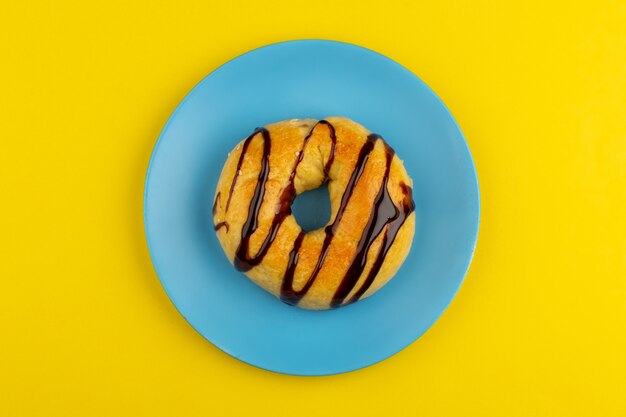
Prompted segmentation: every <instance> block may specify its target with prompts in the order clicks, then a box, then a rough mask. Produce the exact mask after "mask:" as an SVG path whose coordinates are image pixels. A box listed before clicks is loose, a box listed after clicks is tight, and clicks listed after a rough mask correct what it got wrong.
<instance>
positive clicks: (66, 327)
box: [0, 0, 626, 417]
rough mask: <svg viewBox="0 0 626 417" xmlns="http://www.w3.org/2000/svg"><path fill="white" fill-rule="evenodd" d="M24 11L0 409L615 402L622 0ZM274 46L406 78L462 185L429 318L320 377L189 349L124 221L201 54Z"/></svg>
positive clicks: (5, 125)
mask: <svg viewBox="0 0 626 417" xmlns="http://www.w3.org/2000/svg"><path fill="white" fill-rule="evenodd" d="M23 3H27V2H10V3H4V4H3V5H2V7H1V9H0V76H1V77H0V80H1V90H0V141H1V142H0V145H1V146H0V190H1V194H0V196H1V197H0V198H1V203H2V205H1V209H0V249H1V252H0V253H1V254H2V255H1V257H0V277H1V278H2V285H1V287H0V415H2V416H22V415H23V416H31V415H33V416H34V415H42V416H54V415H59V416H139V415H151V416H153V415H163V416H191V415H203V416H226V415H241V416H252V415H254V416H283V415H284V416H331V415H340V416H341V415H342V416H348V415H361V416H369V415H371V416H386V415H398V416H403V415H414V416H423V417H428V416H508V417H511V416H602V417H608V416H624V415H626V220H625V217H626V24H625V22H626V2H624V1H606V0H597V1H593V2H580V4H579V5H577V4H575V2H569V1H568V2H560V3H555V2H549V1H534V2H520V3H519V4H513V3H510V2H490V1H489V2H487V1H479V2H475V1H464V2H458V3H456V4H454V3H450V2H439V1H428V2H422V3H421V4H420V3H417V2H410V1H402V2H394V1H377V2H370V1H356V0H353V1H346V2H340V1H310V2H296V1H293V0H292V1H284V0H272V1H270V2H266V1H264V2H257V3H249V2H244V1H237V2H228V1H223V2H213V3H212V2H210V1H201V2H196V3H187V4H185V3H184V2H171V3H172V5H169V6H168V5H164V3H165V2H143V3H141V4H139V3H136V4H135V3H134V2H104V3H105V4H100V5H96V3H94V4H93V5H90V3H91V2H78V1H77V2H75V3H58V2H45V3H44V2H41V3H37V4H34V3H31V2H28V3H29V4H28V5H26V4H23ZM174 3H176V5H174ZM583 3H586V4H587V6H582V4H583ZM294 38H330V39H337V40H343V41H348V42H353V43H357V44H360V45H363V46H366V47H369V48H372V49H374V50H377V51H379V52H381V53H383V54H385V55H388V56H389V57H391V58H393V59H395V60H397V61H398V62H400V63H402V64H404V65H405V66H407V67H408V68H410V69H411V70H413V71H414V72H415V73H416V74H418V75H419V76H420V77H422V78H423V79H424V80H425V81H426V82H427V83H428V84H429V85H430V86H432V87H433V88H434V90H435V91H436V92H437V93H438V94H439V95H440V96H441V97H442V99H443V100H444V101H445V102H446V103H447V104H448V106H449V107H450V109H451V111H452V112H453V113H454V115H455V116H456V118H457V120H458V122H459V124H460V125H461V127H462V129H463V130H464V132H465V134H466V136H467V140H468V142H469V144H470V147H471V149H472V152H473V154H474V158H475V162H476V166H477V169H478V174H479V178H480V185H481V193H482V223H481V230H480V236H479V243H478V248H477V252H476V257H475V259H474V262H473V264H472V267H471V269H470V272H469V275H468V276H467V280H466V282H465V284H464V285H463V287H462V289H461V291H460V292H459V294H458V296H457V297H456V299H455V300H454V302H453V303H452V305H451V306H450V308H449V309H448V311H447V312H446V313H445V314H444V315H443V317H442V318H441V319H440V320H439V321H438V322H437V323H436V325H435V326H434V327H433V328H432V329H431V330H429V331H428V332H427V333H426V334H425V335H424V336H423V337H422V338H421V339H420V340H419V341H418V342H416V343H414V344H413V345H411V346H410V347H409V348H407V349H406V350H404V351H402V352H401V353H399V354H398V355H396V356H394V357H392V358H391V359H389V360H387V361H384V362H382V363H379V364H377V365H375V366H372V367H370V368H367V369H364V370H361V371H357V372H352V373H349V374H345V375H339V376H333V377H321V378H298V377H290V376H284V375H278V374H273V373H269V372H265V371H262V370H259V369H256V368H253V367H251V366H248V365H245V364H243V363H240V362H238V361H237V360H235V359H233V358H231V357H229V356H227V355H225V354H223V353H222V352H220V351H219V350H218V349H216V348H215V347H213V346H212V345H210V344H209V343H208V342H206V341H205V340H204V339H203V338H202V337H201V336H199V335H198V334H196V333H195V332H194V330H192V329H191V327H190V326H188V325H187V324H186V323H185V321H184V320H183V318H182V317H181V316H179V315H178V313H177V312H176V310H175V309H174V307H173V306H172V305H171V303H170V302H169V300H168V298H167V297H166V295H165V293H164V291H163V290H162V288H161V286H160V285H159V282H158V279H157V277H156V275H155V273H154V271H153V269H152V265H151V263H150V260H149V257H148V252H147V249H146V245H145V243H144V235H143V225H142V191H143V182H144V174H145V171H146V168H147V164H148V159H149V156H150V152H151V149H152V146H153V144H154V142H155V140H156V138H157V135H158V133H159V131H160V130H161V128H162V126H163V125H164V123H165V121H166V120H167V118H168V116H169V114H170V113H171V112H172V110H173V109H174V107H175V106H176V104H177V103H178V102H179V101H180V100H181V99H182V98H183V97H184V96H185V94H186V93H187V92H188V91H189V90H190V89H191V88H192V87H193V86H194V85H195V84H196V82H198V81H199V80H200V79H201V78H202V77H203V76H204V75H206V74H207V73H208V72H210V71H211V70H213V69H214V68H215V67H217V66H218V65H220V64H221V63H223V62H224V61H226V60H228V59H230V58H233V57H235V56H237V55H239V54H241V53H243V52H245V51H247V50H249V49H252V48H255V47H258V46H261V45H264V44H267V43H272V42H277V41H281V40H287V39H294Z"/></svg>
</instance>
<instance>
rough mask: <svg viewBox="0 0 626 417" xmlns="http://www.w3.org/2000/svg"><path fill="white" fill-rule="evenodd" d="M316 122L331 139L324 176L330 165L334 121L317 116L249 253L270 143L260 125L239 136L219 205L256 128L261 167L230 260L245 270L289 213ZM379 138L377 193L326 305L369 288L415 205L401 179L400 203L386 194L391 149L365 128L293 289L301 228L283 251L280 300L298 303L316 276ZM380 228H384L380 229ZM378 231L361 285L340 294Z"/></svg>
mask: <svg viewBox="0 0 626 417" xmlns="http://www.w3.org/2000/svg"><path fill="white" fill-rule="evenodd" d="M318 125H326V126H327V127H328V129H329V137H330V139H331V150H330V154H329V157H328V161H327V162H326V165H325V166H324V173H325V176H326V178H325V179H327V178H328V173H329V171H330V168H331V166H332V163H333V161H334V157H335V147H336V143H337V138H336V135H335V128H334V126H333V125H332V124H331V123H329V122H328V121H326V120H320V121H319V122H317V123H316V124H315V125H314V126H313V127H312V128H311V130H310V132H309V133H308V134H307V136H306V137H305V138H304V142H303V144H302V148H301V150H300V152H299V153H298V157H297V159H296V161H295V163H294V166H293V168H292V171H291V174H290V176H289V182H288V184H287V186H286V187H285V188H284V189H283V191H282V192H281V195H280V198H279V203H278V204H279V206H278V207H277V208H276V214H275V216H274V218H273V219H272V223H271V225H270V228H269V232H268V234H267V236H266V237H265V239H264V240H263V242H262V243H261V246H260V248H259V250H258V252H257V254H256V255H254V256H250V255H249V253H248V252H249V243H250V237H251V236H252V234H253V233H254V232H255V231H256V230H257V228H258V217H259V212H260V209H261V204H262V202H263V197H264V195H265V184H266V182H267V179H268V177H269V170H270V168H269V155H270V148H271V138H270V134H269V132H268V131H267V130H266V129H264V128H257V129H256V130H255V131H254V133H253V134H252V135H250V136H248V138H247V139H246V140H245V141H244V144H243V149H242V151H241V155H240V157H239V161H238V163H237V171H236V172H235V175H234V177H233V181H232V184H231V187H230V191H229V195H228V200H227V203H226V209H225V211H228V207H229V205H230V200H231V198H232V194H233V191H234V189H235V184H236V182H237V178H238V176H239V175H240V172H241V166H242V164H243V159H244V156H245V154H246V151H247V149H248V146H249V144H250V142H251V141H252V139H253V138H254V137H255V136H256V135H257V134H259V133H261V134H262V137H263V155H262V158H261V170H260V172H259V175H258V179H257V183H256V187H255V190H254V194H253V196H252V199H251V201H250V206H249V208H248V215H247V218H246V221H245V223H244V225H243V227H242V230H241V241H240V243H239V246H238V248H237V250H236V252H235V258H234V265H235V268H237V269H238V270H239V271H242V272H246V271H249V270H250V269H252V268H254V267H255V266H256V265H258V264H259V263H261V261H262V260H263V258H264V256H265V255H266V254H267V251H268V250H269V248H270V246H271V245H272V243H273V241H274V239H275V238H276V235H277V233H278V230H279V229H280V225H281V224H282V223H283V221H284V220H285V218H287V217H288V216H289V215H290V214H291V204H292V203H293V200H294V198H295V196H296V190H295V184H294V182H295V177H296V171H297V168H298V165H299V164H300V162H301V161H302V159H303V157H304V151H305V148H306V146H307V144H308V142H309V140H310V138H311V136H312V135H313V132H314V130H315V128H316V127H317V126H318ZM379 139H380V140H382V142H383V144H384V146H385V155H386V165H385V173H384V175H383V181H382V184H381V186H380V189H379V191H378V194H377V196H376V198H375V200H374V207H373V209H372V211H371V212H370V216H369V219H368V222H367V224H366V225H365V228H364V229H363V232H362V234H361V238H360V239H359V242H358V244H357V249H356V253H355V255H354V257H353V259H352V261H351V264H350V266H349V267H348V270H347V271H346V273H345V275H344V277H343V278H342V280H341V282H340V284H339V287H338V288H337V290H336V292H335V294H334V296H333V298H332V300H331V304H330V306H331V307H332V308H336V307H340V306H341V305H347V304H350V303H353V302H355V301H357V300H358V299H359V298H360V297H361V296H363V294H364V293H365V292H366V291H367V290H368V289H369V288H370V286H371V285H372V283H373V282H374V279H375V278H376V275H377V274H378V272H379V271H380V268H381V267H382V265H383V263H384V260H385V256H386V255H387V253H388V251H389V249H390V248H391V246H392V245H393V242H394V240H395V238H396V236H397V234H398V232H399V230H400V228H401V227H402V225H403V224H404V222H405V220H406V219H407V217H408V216H409V215H410V214H411V213H412V212H413V211H414V209H415V205H414V203H413V198H412V193H411V188H410V187H409V186H407V185H406V184H404V183H400V187H401V190H402V191H403V194H404V197H403V200H402V202H401V207H397V206H396V205H395V203H394V202H393V200H392V199H391V196H390V195H389V190H388V188H387V184H388V182H389V172H390V169H391V162H392V160H393V156H394V154H395V153H394V151H393V149H392V148H391V147H390V146H389V145H387V143H386V142H384V140H383V139H382V138H381V137H380V136H379V135H376V134H371V135H369V136H368V137H367V141H366V142H365V144H363V146H362V148H361V150H360V152H359V156H358V158H357V162H356V164H355V167H354V169H353V171H352V174H351V175H350V179H349V180H348V183H347V185H346V189H345V190H344V193H343V196H342V197H341V203H340V206H339V209H338V210H337V214H336V215H335V218H334V220H333V222H332V223H331V224H330V225H328V226H326V227H325V228H324V232H325V234H326V236H325V238H324V242H323V244H322V249H321V251H320V254H319V256H318V260H317V263H316V265H315V267H314V269H313V271H312V272H311V275H310V276H309V277H308V279H307V280H306V282H305V284H304V285H303V286H302V288H300V289H299V290H296V289H294V287H293V282H294V275H295V271H296V267H297V265H298V259H299V254H300V249H301V247H302V242H303V240H304V237H305V233H304V232H300V233H299V234H298V236H297V238H296V239H295V241H294V244H293V248H292V250H291V252H290V253H289V260H288V263H287V268H286V270H285V275H284V277H283V281H282V284H281V290H280V291H281V294H280V298H281V300H282V301H284V302H286V303H288V304H293V305H295V304H298V302H299V301H300V300H301V299H302V298H303V297H304V296H305V295H306V294H307V292H308V291H309V289H310V288H311V286H312V285H313V283H314V282H315V279H316V278H317V276H318V274H319V272H320V270H321V269H322V266H323V265H324V261H325V259H326V256H327V255H328V252H329V249H330V246H331V243H332V240H333V238H334V236H335V233H336V232H337V230H338V228H339V223H340V222H341V219H342V217H343V214H344V212H345V210H346V208H347V206H348V203H349V202H350V198H351V197H352V194H353V192H354V189H355V187H356V185H357V184H358V181H359V179H360V178H361V176H362V174H363V171H364V170H365V165H366V164H367V161H368V159H369V156H370V154H371V152H372V151H373V150H374V145H375V144H376V142H377V141H378V140H379ZM219 197H220V195H219V193H218V195H217V197H216V201H215V205H214V207H213V209H214V214H215V208H216V206H217V200H218V198H219ZM222 226H225V227H226V229H227V230H228V223H226V222H221V223H218V224H217V225H215V228H216V230H218V229H219V227H222ZM383 232H384V233H383ZM381 233H382V241H381V245H380V249H379V250H378V253H377V255H376V258H375V259H374V262H373V264H372V267H371V269H370V271H369V272H368V274H367V276H366V277H365V279H364V280H363V283H362V284H361V286H360V287H359V288H358V289H357V290H356V291H355V292H354V293H353V294H352V296H351V297H350V298H348V299H347V301H346V298H347V297H348V296H349V295H350V294H351V293H352V291H353V290H354V288H355V287H356V285H357V283H358V281H359V278H360V276H361V275H362V273H363V270H364V269H365V266H366V264H367V255H368V252H369V250H370V248H371V246H372V244H373V242H374V241H375V240H376V238H377V237H378V236H380V235H381Z"/></svg>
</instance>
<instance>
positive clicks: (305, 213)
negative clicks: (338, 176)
mask: <svg viewBox="0 0 626 417" xmlns="http://www.w3.org/2000/svg"><path fill="white" fill-rule="evenodd" d="M291 212H292V213H293V215H294V217H295V218H296V221H297V222H298V224H299V225H300V227H301V228H302V230H304V231H305V232H310V231H311V230H316V229H319V228H321V227H324V226H325V225H326V224H327V223H328V221H329V220H330V196H329V194H328V183H327V182H326V183H324V184H322V185H320V186H319V187H317V188H314V189H312V190H308V191H305V192H303V193H302V194H300V195H298V196H297V197H296V199H295V200H294V202H293V204H292V205H291Z"/></svg>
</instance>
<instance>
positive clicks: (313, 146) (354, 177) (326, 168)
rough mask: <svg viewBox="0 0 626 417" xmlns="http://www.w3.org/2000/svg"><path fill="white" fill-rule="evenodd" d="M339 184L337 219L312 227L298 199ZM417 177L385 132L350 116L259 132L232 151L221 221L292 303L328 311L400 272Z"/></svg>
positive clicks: (255, 269)
mask: <svg viewBox="0 0 626 417" xmlns="http://www.w3.org/2000/svg"><path fill="white" fill-rule="evenodd" d="M326 180H328V181H329V186H328V189H329V194H330V200H331V218H330V221H329V223H328V225H327V226H326V227H325V228H321V229H318V230H314V231H310V232H308V233H304V232H302V229H301V228H300V226H298V224H297V222H296V220H295V218H294V216H293V215H292V214H291V210H290V206H291V203H292V201H293V199H294V197H295V196H296V195H297V194H300V193H302V192H304V191H306V190H310V189H314V188H317V187H319V186H320V185H321V184H322V183H323V182H324V181H326ZM412 185H413V182H412V180H411V178H409V176H408V175H407V173H406V170H405V169H404V166H403V164H402V161H401V160H400V159H399V158H398V157H397V156H395V154H394V152H393V150H392V149H391V148H390V147H389V146H388V145H387V144H386V143H385V142H384V140H383V139H382V138H380V137H379V136H377V135H374V134H371V133H370V132H369V131H368V130H367V129H365V128H364V127H363V126H361V125H360V124H358V123H356V122H354V121H352V120H350V119H347V118H342V117H328V118H326V119H325V120H322V121H317V120H312V119H294V120H289V121H283V122H279V123H274V124H271V125H268V126H266V127H265V128H261V129H260V130H257V131H255V132H254V133H253V134H252V135H250V136H249V137H248V138H247V139H245V140H244V141H242V142H240V143H239V144H238V145H237V146H236V147H235V149H234V150H233V151H232V152H231V153H230V154H229V156H228V159H227V160H226V163H225V164H224V168H223V170H222V174H221V176H220V179H219V182H218V185H217V190H216V196H215V203H214V208H213V221H214V224H215V229H216V233H217V237H218V239H219V241H220V244H221V245H222V248H223V249H224V252H225V253H226V256H227V257H228V259H229V260H230V261H231V263H233V264H234V265H235V267H236V268H237V269H239V270H241V271H242V272H244V273H245V274H246V275H247V276H248V277H249V278H250V279H251V280H252V281H254V282H255V283H256V284H258V285H259V286H261V287H262V288H264V289H266V290H267V291H269V292H271V293H272V294H274V295H275V296H276V297H278V298H280V299H282V300H283V301H285V302H287V303H290V304H295V305H298V306H299V307H303V308H307V309H316V310H322V309H328V308H334V307H339V306H341V305H346V304H349V303H352V302H354V301H357V300H359V299H363V298H365V297H368V296H370V295H372V294H373V293H374V292H376V291H377V290H378V289H379V288H380V287H382V286H383V285H384V284H385V283H386V282H387V281H389V279H391V277H392V276H393V275H394V274H395V273H396V271H397V270H398V268H400V266H401V265H402V262H404V259H405V258H406V256H407V255H408V253H409V249H410V247H411V242H412V240H413V233H414V229H415V215H414V214H413V209H414V204H413V200H412V196H411V187H412Z"/></svg>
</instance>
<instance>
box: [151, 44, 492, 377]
mask: <svg viewBox="0 0 626 417" xmlns="http://www.w3.org/2000/svg"><path fill="white" fill-rule="evenodd" d="M316 42H317V43H327V44H335V45H339V46H343V47H349V48H353V49H358V50H361V51H365V52H366V53H368V54H371V55H374V56H376V57H377V58H378V59H383V60H384V61H386V62H387V63H389V64H391V65H392V66H395V67H396V68H397V69H399V70H400V71H403V72H405V73H408V74H409V75H410V76H411V77H412V78H413V79H414V80H415V81H417V82H418V83H419V84H420V85H421V87H422V88H424V89H425V91H426V92H427V93H428V94H429V95H431V96H432V98H434V100H435V102H438V103H439V104H440V107H441V108H442V109H443V111H444V112H445V114H446V115H447V116H448V118H449V119H450V120H451V121H452V125H453V127H454V128H455V129H456V130H457V131H458V133H459V136H460V139H461V142H462V144H463V150H464V152H465V154H466V155H467V156H468V157H469V162H470V168H471V172H470V173H471V174H472V177H473V179H474V180H473V181H472V185H473V186H474V188H475V191H476V219H475V224H476V225H475V229H474V230H473V232H472V236H471V240H472V241H473V243H472V247H471V251H470V254H469V256H468V257H467V260H466V262H465V264H464V266H463V272H462V276H461V278H460V281H459V283H458V285H456V288H455V289H454V291H452V292H451V293H450V296H449V298H448V299H447V300H446V302H445V303H444V304H443V307H442V308H441V309H440V310H439V311H437V312H436V314H433V317H434V318H433V319H432V320H431V321H430V322H429V323H428V326H427V327H426V329H425V330H424V331H423V332H422V333H420V334H418V335H416V336H415V337H412V338H411V340H410V341H409V342H408V343H406V344H405V345H401V346H400V347H399V348H397V349H392V351H391V353H389V354H388V355H385V356H382V357H380V358H378V359H375V360H373V361H369V362H366V363H363V364H360V365H359V366H356V367H354V366H353V367H350V369H345V370H339V371H337V372H318V373H303V372H298V371H283V370H277V369H271V368H269V367H266V366H264V365H262V364H257V363H252V362H248V361H246V360H245V359H242V358H241V357H240V355H236V354H234V353H233V352H230V351H229V350H228V349H226V348H225V347H223V346H220V344H219V343H217V342H215V341H213V340H211V339H209V338H208V337H206V336H205V335H204V334H203V333H202V332H200V330H198V329H197V328H196V327H195V326H194V325H193V323H191V321H190V320H189V319H188V318H187V317H186V316H185V314H183V312H182V311H181V310H180V309H179V308H178V306H177V305H176V303H175V302H174V297H173V295H172V293H171V291H170V289H169V288H168V285H167V284H166V282H165V281H164V280H163V278H162V274H160V273H159V267H158V264H157V260H156V257H155V255H154V249H153V248H152V245H151V243H150V242H151V240H152V239H151V237H150V232H149V227H148V193H149V191H148V189H149V188H150V178H151V173H152V169H153V167H154V159H155V157H156V155H157V153H158V151H159V147H160V145H161V143H162V141H163V138H164V137H165V136H166V133H167V131H168V130H169V127H170V124H171V123H172V121H173V120H174V119H175V117H176V115H177V114H178V112H179V111H180V110H181V109H182V108H183V106H184V105H185V103H186V102H187V101H188V100H189V99H190V98H191V97H193V96H194V95H195V94H196V93H197V91H198V90H199V87H200V86H201V85H202V84H203V83H204V82H206V81H207V80H208V79H209V78H211V77H212V76H213V75H214V74H216V73H217V72H218V71H220V70H221V69H222V68H223V67H225V66H226V65H228V64H230V63H231V62H233V61H235V60H237V59H239V58H241V57H243V56H245V55H249V54H253V53H255V52H258V51H260V50H262V49H272V48H275V47H280V46H282V45H285V44H292V43H316ZM142 208H143V210H142V215H143V226H144V234H145V239H146V245H147V248H148V254H149V256H150V261H151V263H152V267H153V268H154V272H155V273H156V275H157V278H158V279H159V282H160V284H161V286H162V287H163V290H164V291H165V294H166V295H167V297H168V299H169V301H170V303H171V304H172V305H173V306H174V308H175V309H176V311H177V312H178V313H179V314H180V315H181V316H182V317H183V318H184V319H185V321H186V322H187V323H188V324H189V325H190V326H191V328H192V329H193V330H194V331H195V332H196V333H197V334H199V335H200V336H201V337H202V338H203V339H204V340H206V341H207V342H209V343H210V344H211V345H213V346H215V347H216V348H217V349H219V350H220V351H222V352H223V353H226V354H227V355H228V356H230V357H232V358H234V359H236V360H238V361H239V362H242V363H244V364H246V365H248V366H252V367H255V368H259V369H263V370H265V371H269V372H272V373H276V374H282V375H293V376H305V377H317V376H319V377H321V376H331V375H339V374H344V373H349V372H354V371H358V370H360V369H364V368H367V367H370V366H373V365H376V364H378V363H381V362H384V361H386V360H387V359H389V358H391V357H392V356H394V355H396V354H398V353H399V352H401V351H403V350H404V349H406V348H408V347H409V346H410V345H412V344H413V343H415V342H416V341H417V340H418V339H420V338H421V337H422V336H423V335H424V334H426V333H427V332H428V331H429V330H430V329H431V328H432V327H433V325H434V324H435V323H436V322H437V321H438V320H439V319H440V318H441V316H442V315H443V314H444V313H445V311H446V310H447V309H448V308H449V306H450V304H451V303H452V301H453V300H454V299H455V298H456V295H457V294H458V292H459V290H460V289H461V287H462V285H463V283H464V282H465V279H466V277H467V274H468V272H469V269H470V267H471V264H472V261H473V259H474V255H475V253H476V247H477V245H478V238H479V235H480V224H481V193H480V184H479V180H478V172H477V170H476V163H475V161H474V157H473V154H472V152H471V149H470V147H469V144H468V142H467V140H466V138H465V135H464V133H463V131H462V129H461V127H460V126H459V124H458V122H457V121H456V119H455V118H454V116H453V114H452V112H451V111H450V109H449V108H448V106H447V105H446V104H445V102H444V101H443V100H442V99H441V97H439V96H438V95H437V94H436V93H435V91H434V90H433V89H432V88H431V87H430V86H429V85H428V84H426V82H424V81H423V80H422V79H421V78H420V77H419V76H418V75H417V74H415V73H414V72H412V71H411V70H409V69H408V68H407V67H405V66H404V65H402V64H400V63H399V62H397V61H395V60H393V59H391V58H390V57H388V56H386V55H384V54H382V53H380V52H377V51H375V50H373V49H370V48H367V47H364V46H361V45H357V44H354V43H350V42H344V41H338V40H332V39H322V38H302V39H290V40H285V41H278V42H273V43H269V44H266V45H262V46H259V47H256V48H253V49H250V50H248V51H246V52H243V53H241V54H238V55H236V56H234V57H233V58H230V59H229V60H227V61H225V62H223V63H222V64H220V65H219V66H217V67H215V68H214V69H213V70H211V71H210V72H209V73H208V74H206V75H205V76H203V77H202V78H201V79H200V80H199V81H198V82H197V83H196V84H194V86H193V87H192V88H191V89H190V90H189V91H188V92H187V93H186V94H185V96H184V97H183V99H182V100H181V101H180V102H179V103H178V104H177V105H176V107H175V108H174V110H173V111H172V113H171V114H170V115H169V117H168V119H167V121H166V122H165V124H164V125H163V127H162V129H161V131H160V133H159V135H158V137H157V139H156V142H155V143H154V145H153V148H152V152H151V154H150V159H149V162H148V168H147V170H146V175H145V179H144V190H143V205H142Z"/></svg>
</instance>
